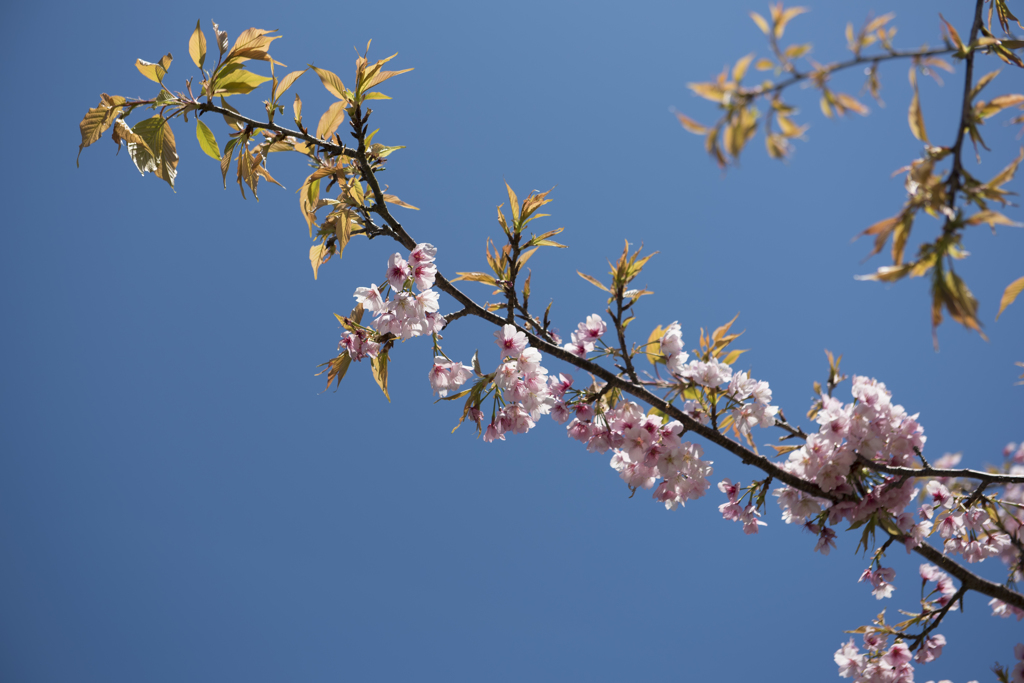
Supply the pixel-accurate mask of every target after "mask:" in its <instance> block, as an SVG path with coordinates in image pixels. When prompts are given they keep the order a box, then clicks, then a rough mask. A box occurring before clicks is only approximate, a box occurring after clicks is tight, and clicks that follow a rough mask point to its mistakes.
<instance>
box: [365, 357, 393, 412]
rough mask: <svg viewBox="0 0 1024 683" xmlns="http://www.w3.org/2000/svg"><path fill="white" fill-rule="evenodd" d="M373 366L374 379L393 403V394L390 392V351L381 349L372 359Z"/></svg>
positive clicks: (389, 401)
mask: <svg viewBox="0 0 1024 683" xmlns="http://www.w3.org/2000/svg"><path fill="white" fill-rule="evenodd" d="M370 365H371V367H372V368H373V379H374V381H376V382H377V386H379V387H380V390H381V391H383V392H384V397H385V398H387V400H388V403H391V395H390V394H388V352H387V351H381V352H380V353H378V354H377V356H376V357H374V358H371V359H370Z"/></svg>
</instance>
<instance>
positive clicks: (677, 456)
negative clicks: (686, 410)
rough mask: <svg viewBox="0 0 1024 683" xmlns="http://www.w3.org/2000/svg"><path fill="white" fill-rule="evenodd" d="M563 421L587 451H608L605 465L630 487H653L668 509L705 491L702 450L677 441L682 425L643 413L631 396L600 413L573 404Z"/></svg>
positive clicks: (707, 465) (708, 471)
mask: <svg viewBox="0 0 1024 683" xmlns="http://www.w3.org/2000/svg"><path fill="white" fill-rule="evenodd" d="M575 414H576V416H575V417H574V418H573V420H572V422H570V423H569V426H568V427H567V431H568V434H569V436H570V437H572V438H573V439H576V440H577V441H582V442H583V443H585V444H587V450H588V451H591V452H593V453H605V452H607V451H608V450H612V451H613V455H612V459H611V466H612V468H613V469H615V471H616V472H618V473H619V477H621V478H622V480H623V481H625V482H626V484H628V485H629V486H630V487H633V488H643V489H650V488H653V487H654V484H655V483H656V482H657V481H658V479H663V481H662V482H661V484H659V485H658V488H657V489H656V490H655V491H654V496H653V497H654V499H655V500H657V501H659V502H661V503H664V504H665V507H666V508H667V509H669V510H674V509H675V508H676V506H678V505H685V504H686V501H687V500H695V499H697V498H700V497H702V496H703V495H704V494H705V492H707V490H708V488H709V486H710V484H708V480H707V477H708V476H709V475H710V474H711V463H710V462H707V461H704V460H701V456H702V455H703V454H704V451H703V449H701V447H700V446H698V445H697V444H693V443H690V442H689V441H682V440H681V439H680V438H679V437H680V435H681V434H682V433H683V425H682V423H681V422H678V421H675V420H673V421H671V422H668V423H667V424H666V423H665V422H664V421H663V420H662V418H661V417H660V416H658V415H646V414H644V411H643V409H642V408H641V407H640V406H639V405H637V404H636V403H633V402H632V401H622V402H620V403H619V404H618V405H616V406H615V408H613V409H612V410H609V411H607V412H605V413H603V414H600V415H596V414H594V411H593V407H592V406H591V405H590V404H587V403H579V404H577V405H576V411H575Z"/></svg>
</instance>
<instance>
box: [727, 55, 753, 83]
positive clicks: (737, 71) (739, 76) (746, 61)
mask: <svg viewBox="0 0 1024 683" xmlns="http://www.w3.org/2000/svg"><path fill="white" fill-rule="evenodd" d="M753 60H754V53H753V52H751V53H750V54H749V55H747V56H745V57H740V58H739V60H737V61H736V66H734V67H733V68H732V80H734V81H736V82H737V83H739V82H740V81H742V80H743V76H745V75H746V73H747V69H748V68H749V67H750V62H752V61H753Z"/></svg>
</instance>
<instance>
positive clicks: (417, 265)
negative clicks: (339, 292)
mask: <svg viewBox="0 0 1024 683" xmlns="http://www.w3.org/2000/svg"><path fill="white" fill-rule="evenodd" d="M436 255H437V249H436V248H435V247H434V246H433V245H431V244H426V243H424V244H419V245H416V248H415V249H413V250H412V252H410V254H409V259H408V260H406V259H403V258H402V256H401V254H393V255H392V256H391V258H390V259H388V267H387V271H386V276H385V277H386V283H385V284H382V285H380V286H379V287H378V286H377V285H376V284H371V285H370V286H369V287H357V288H356V291H355V294H353V296H354V297H355V299H356V302H358V303H359V304H360V305H361V306H362V307H363V310H366V311H370V312H371V313H372V314H373V316H374V320H373V323H372V325H373V330H370V329H369V328H367V327H358V328H356V329H354V330H346V331H345V332H342V336H341V343H340V344H338V348H339V349H341V348H345V349H347V350H348V353H349V356H350V357H351V358H352V360H355V361H361V360H363V359H364V358H366V357H370V358H374V357H376V356H377V354H378V353H379V352H380V341H381V339H382V338H383V337H385V336H387V335H391V336H393V337H396V338H398V339H411V338H412V337H418V336H420V335H425V334H431V333H435V332H439V331H440V330H441V329H442V328H443V327H444V324H445V320H444V317H442V316H441V315H439V314H438V312H437V310H438V293H437V292H436V291H435V290H434V289H432V287H433V286H434V276H435V275H437V267H436V266H435V265H434V258H435V256H436ZM413 285H415V287H416V289H418V290H419V293H418V294H417V293H414V292H413ZM389 289H390V293H393V294H394V296H393V297H390V298H389V297H388V293H389V292H388V290H389Z"/></svg>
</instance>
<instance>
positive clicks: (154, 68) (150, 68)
mask: <svg viewBox="0 0 1024 683" xmlns="http://www.w3.org/2000/svg"><path fill="white" fill-rule="evenodd" d="M165 60H166V62H165ZM164 63H166V64H168V65H170V63H171V54H170V53H167V54H166V55H165V56H164V57H163V59H161V60H160V63H158V64H154V63H152V62H147V61H145V60H142V59H136V60H135V68H136V69H138V70H139V73H141V74H142V75H143V76H145V77H146V78H148V79H149V80H151V81H153V82H154V83H162V82H163V80H164V76H166V75H167V67H166V66H164Z"/></svg>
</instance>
